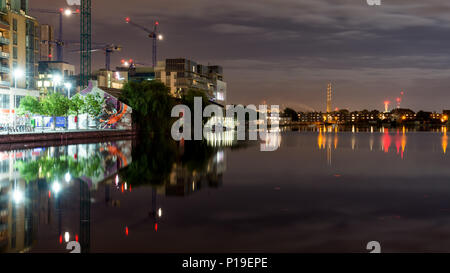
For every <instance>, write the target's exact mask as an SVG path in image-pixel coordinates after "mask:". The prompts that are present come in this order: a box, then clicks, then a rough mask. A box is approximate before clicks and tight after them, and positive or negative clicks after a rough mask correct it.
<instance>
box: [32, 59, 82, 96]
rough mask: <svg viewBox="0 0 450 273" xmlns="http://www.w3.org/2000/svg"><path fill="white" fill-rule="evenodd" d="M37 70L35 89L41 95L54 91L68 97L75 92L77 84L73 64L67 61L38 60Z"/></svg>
mask: <svg viewBox="0 0 450 273" xmlns="http://www.w3.org/2000/svg"><path fill="white" fill-rule="evenodd" d="M38 71H39V76H38V80H37V89H38V90H39V92H40V95H41V96H45V95H47V94H48V93H50V92H54V91H57V92H60V93H61V94H63V95H66V96H67V95H69V97H71V96H73V95H75V94H76V92H77V86H78V84H77V77H76V75H75V66H73V65H71V64H69V63H67V62H58V61H44V62H39V69H38ZM68 84H69V85H68Z"/></svg>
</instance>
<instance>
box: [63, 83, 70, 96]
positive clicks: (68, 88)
mask: <svg viewBox="0 0 450 273" xmlns="http://www.w3.org/2000/svg"><path fill="white" fill-rule="evenodd" d="M64 86H65V87H66V88H67V98H68V99H70V89H71V88H72V84H71V83H70V82H66V83H65V84H64Z"/></svg>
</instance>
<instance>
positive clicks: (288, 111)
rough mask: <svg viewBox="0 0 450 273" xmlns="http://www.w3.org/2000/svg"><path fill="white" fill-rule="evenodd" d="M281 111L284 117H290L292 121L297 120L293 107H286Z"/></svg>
mask: <svg viewBox="0 0 450 273" xmlns="http://www.w3.org/2000/svg"><path fill="white" fill-rule="evenodd" d="M283 113H284V116H285V117H290V118H291V120H292V121H298V114H297V111H295V110H294V109H291V108H286V109H284V111H283Z"/></svg>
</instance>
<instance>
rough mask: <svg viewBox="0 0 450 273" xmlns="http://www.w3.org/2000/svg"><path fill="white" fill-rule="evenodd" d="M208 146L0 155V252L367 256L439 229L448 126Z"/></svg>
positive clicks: (154, 144)
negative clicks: (375, 243) (73, 246)
mask: <svg viewBox="0 0 450 273" xmlns="http://www.w3.org/2000/svg"><path fill="white" fill-rule="evenodd" d="M302 130H305V131H306V132H305V131H302ZM358 131H359V132H358ZM227 133H230V134H227ZM205 138H206V139H205V141H204V142H198V141H196V142H193V141H185V142H179V143H177V142H174V141H170V140H167V138H166V137H163V136H153V137H151V138H148V139H139V140H137V139H136V140H130V141H117V142H106V143H98V144H79V145H69V146H61V147H49V148H37V149H25V150H20V151H4V152H0V252H27V251H30V252H67V250H66V249H65V246H66V243H67V242H68V241H72V240H76V241H79V242H80V243H81V245H82V251H83V252H186V251H190V252H193V251H198V252H205V251H206V252H207V251H211V252H217V251H233V250H241V251H252V250H253V251H254V250H258V251H268V252H270V251H272V252H287V251H295V252H298V251H308V250H311V251H313V252H316V251H319V252H320V251H327V250H331V251H341V250H349V249H350V250H351V251H365V249H364V248H360V246H364V244H363V243H366V242H365V241H363V240H366V239H367V238H370V240H374V239H380V240H393V241H395V240H397V241H395V242H398V240H399V239H395V238H398V237H399V236H400V237H401V236H403V240H404V241H402V242H406V243H411V244H412V243H415V244H417V245H416V249H418V250H421V249H423V248H421V247H423V246H424V245H426V244H427V243H426V242H424V241H421V239H420V238H424V236H421V235H424V234H428V233H421V231H420V227H423V226H431V227H432V226H433V225H435V224H436V223H444V225H445V221H447V220H446V217H447V216H448V215H447V214H445V213H447V212H446V211H447V209H448V206H449V204H448V201H447V200H449V198H448V196H449V194H450V189H449V188H448V178H449V177H450V174H449V172H448V168H447V167H446V166H448V160H449V159H448V156H446V155H445V154H446V149H447V143H448V139H447V131H446V129H444V128H442V129H441V130H439V132H433V133H416V132H408V129H407V128H401V129H399V130H397V129H388V128H385V129H383V130H382V131H380V130H378V129H375V128H372V129H371V128H365V129H361V128H360V129H358V128H354V132H352V130H351V128H349V130H348V131H347V132H342V131H341V129H340V128H338V127H321V128H318V129H317V130H315V129H313V128H305V129H298V130H293V131H289V130H288V128H281V132H279V131H277V132H271V134H269V136H268V138H267V139H265V140H264V141H254V142H241V141H239V142H236V140H235V135H234V134H231V131H230V132H223V133H222V135H217V134H216V135H208V136H206V137H205ZM261 144H263V145H267V147H269V148H270V147H271V148H273V147H277V148H278V149H277V150H275V151H274V152H261V151H260V147H261V146H260V145H261ZM230 145H231V146H230ZM444 155H445V156H444ZM325 158H326V161H325ZM430 185H431V186H430ZM425 196H427V197H425ZM429 196H433V198H429V199H428V197H429ZM400 197H401V198H400ZM411 207H412V208H411ZM380 219H381V220H380ZM444 220H445V221H444ZM379 221H383V223H384V224H385V225H379ZM411 221H413V223H419V224H417V225H416V226H414V225H413V224H411V223H412V222H411ZM374 226H376V227H377V229H374V228H372V227H374ZM444 227H445V228H447V226H444ZM414 228H417V229H416V230H415V229H414ZM379 229H382V230H383V232H380V231H379ZM405 231H408V232H409V235H408V236H409V237H408V236H406V235H405V234H408V233H407V232H405ZM444 231H445V230H444V228H443V229H442V230H441V231H439V232H444ZM426 232H429V229H427V230H426ZM336 234H337V235H336ZM386 234H390V235H389V236H388V235H386ZM411 234H413V235H414V236H415V235H417V236H415V237H417V238H419V239H417V241H414V242H413V241H408V240H409V239H408V238H412V237H414V236H413V235H411ZM434 235H436V233H434ZM430 236H431V235H430ZM338 237H339V238H338ZM236 238H239V239H236ZM336 238H338V239H339V240H340V243H336ZM393 245H394V246H396V244H393V243H391V244H388V243H386V246H387V247H392V246H393ZM397 245H401V244H397ZM442 245H443V244H442Z"/></svg>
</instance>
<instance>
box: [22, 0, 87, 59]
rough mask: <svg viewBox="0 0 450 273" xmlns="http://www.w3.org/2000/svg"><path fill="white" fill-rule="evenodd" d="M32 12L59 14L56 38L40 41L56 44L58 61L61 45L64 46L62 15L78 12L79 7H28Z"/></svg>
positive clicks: (61, 57)
mask: <svg viewBox="0 0 450 273" xmlns="http://www.w3.org/2000/svg"><path fill="white" fill-rule="evenodd" d="M30 10H31V11H34V12H40V13H47V14H59V31H58V39H56V40H54V41H48V40H45V41H42V42H44V43H53V44H55V45H56V52H57V53H56V54H57V60H58V61H59V62H62V61H63V57H64V56H63V47H64V40H63V17H64V15H65V16H70V15H72V14H80V10H79V9H75V10H72V9H70V8H66V9H63V8H60V9H59V10H49V9H30Z"/></svg>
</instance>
